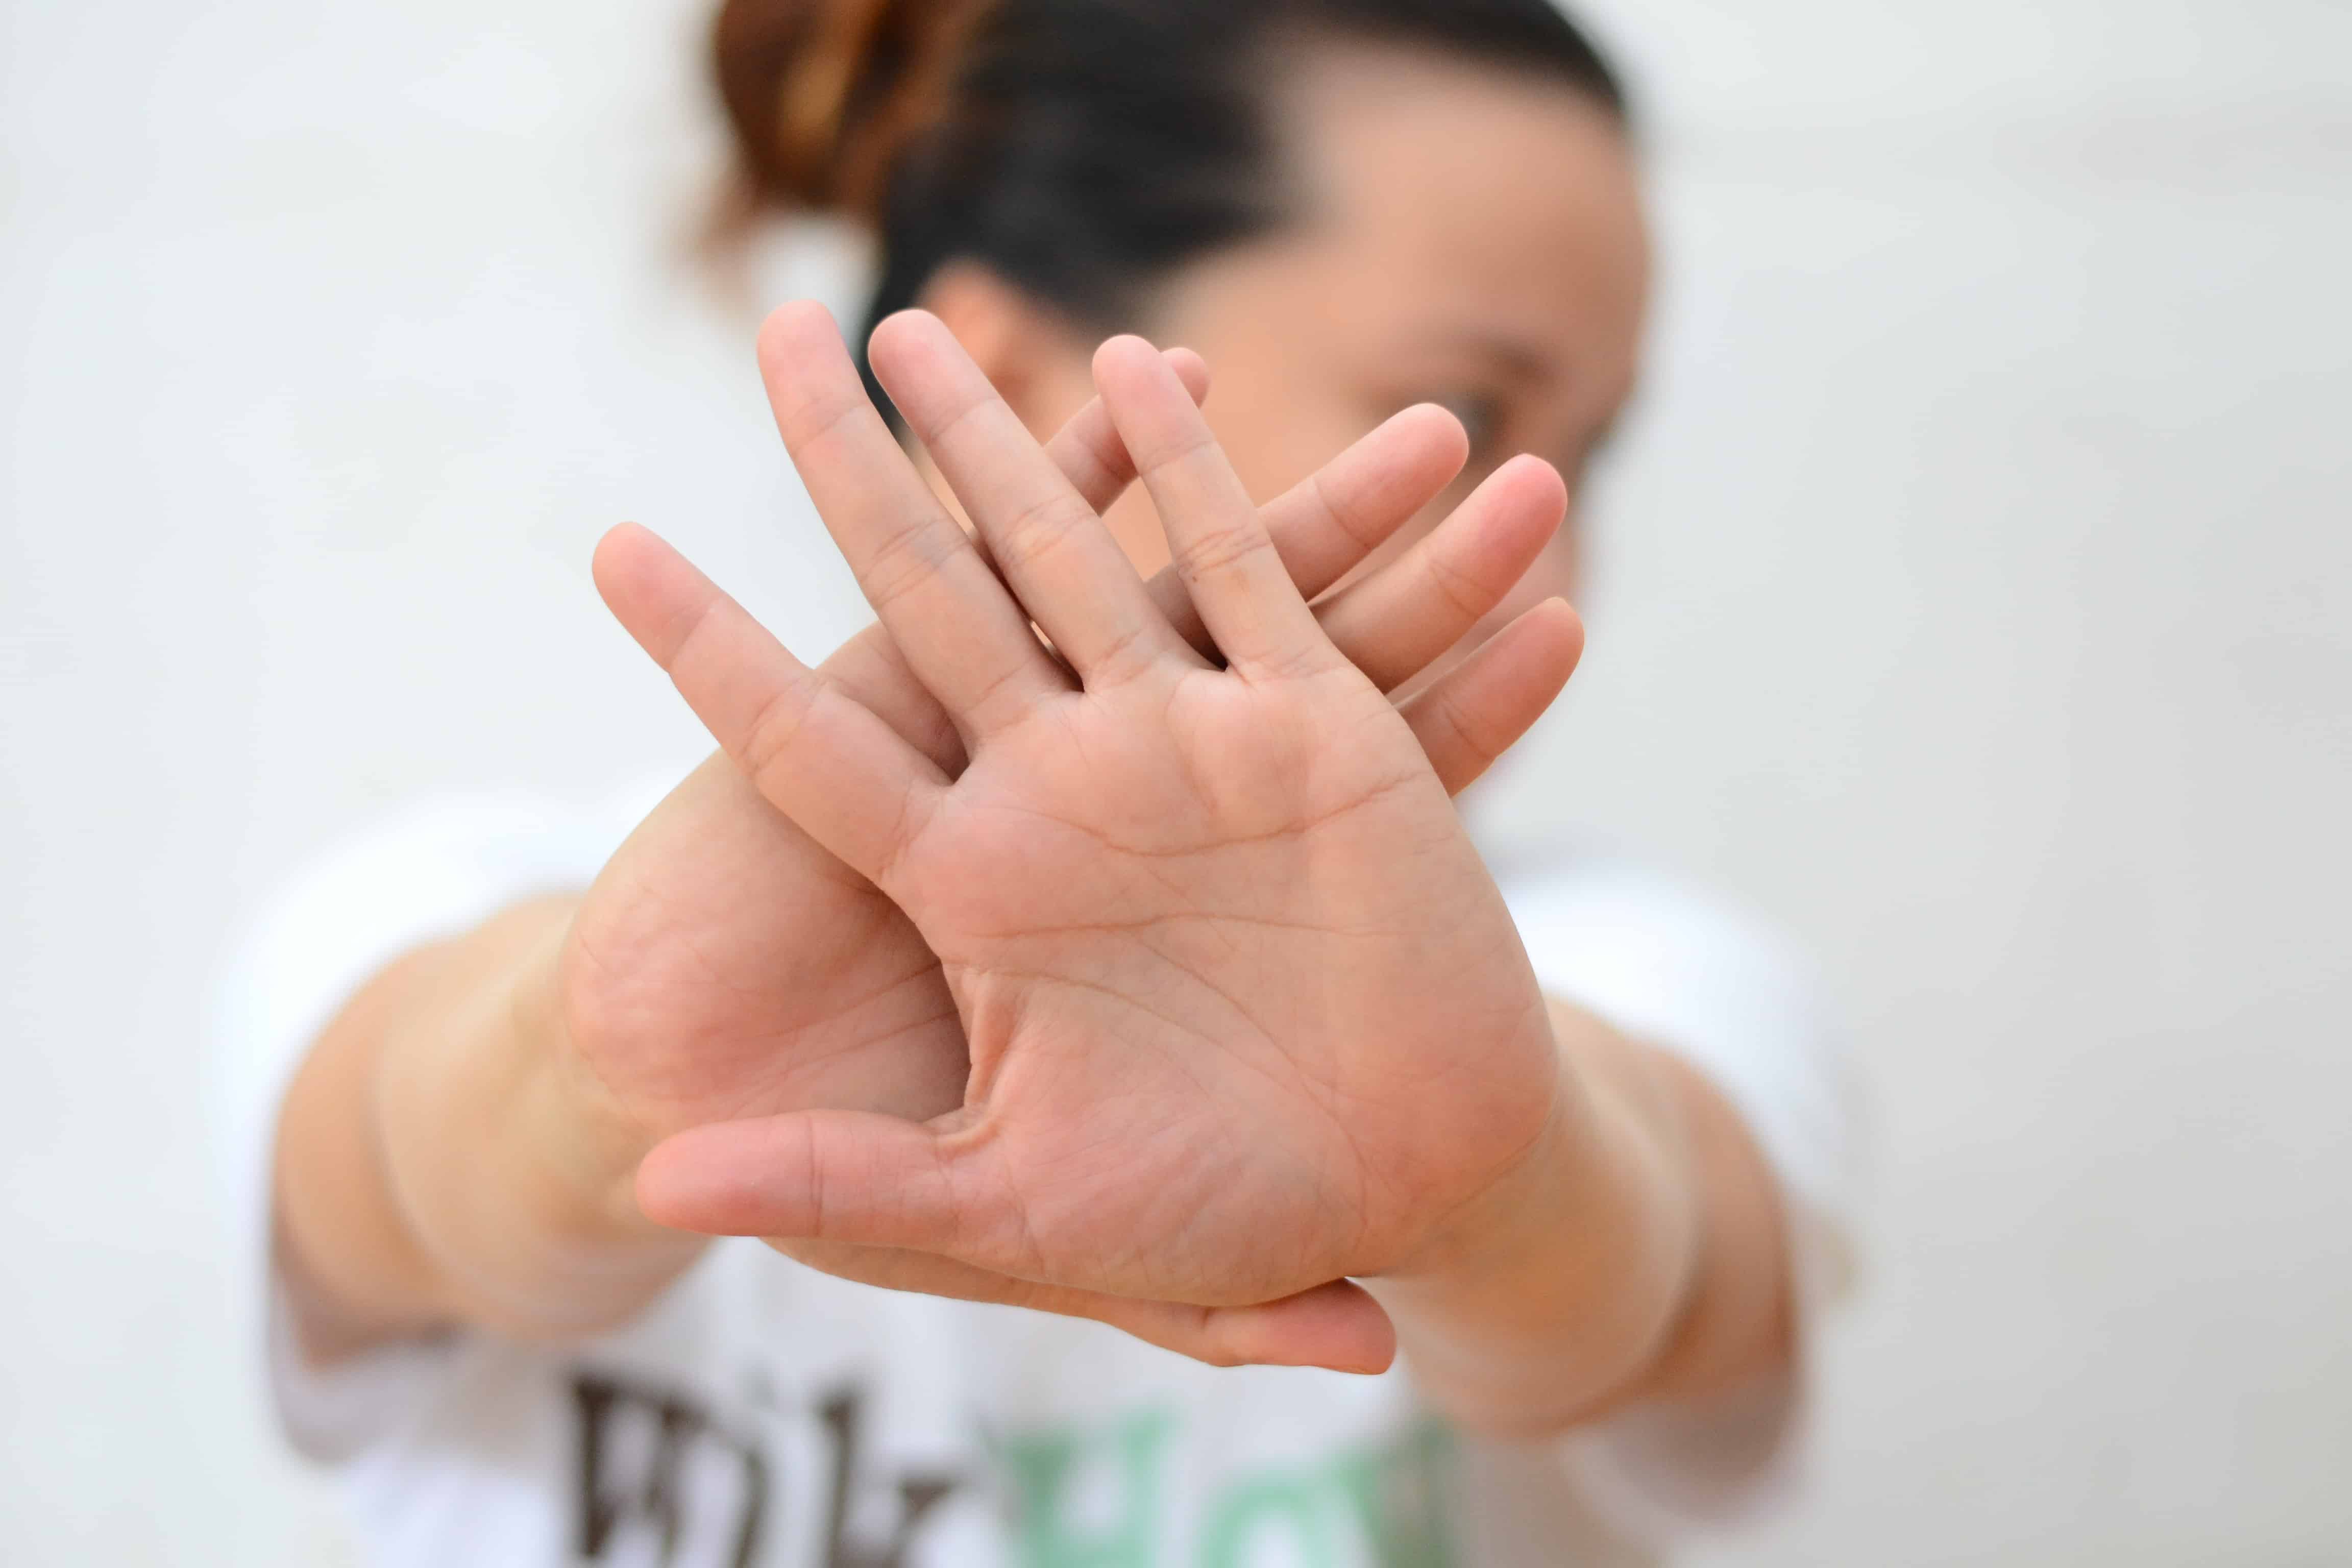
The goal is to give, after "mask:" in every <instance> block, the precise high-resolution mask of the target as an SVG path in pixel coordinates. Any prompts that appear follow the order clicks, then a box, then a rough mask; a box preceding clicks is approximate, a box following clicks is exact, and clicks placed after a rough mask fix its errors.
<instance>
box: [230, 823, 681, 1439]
mask: <svg viewBox="0 0 2352 1568" xmlns="http://www.w3.org/2000/svg"><path fill="white" fill-rule="evenodd" d="M655 798H657V796H656V795H653V794H652V793H651V792H650V791H648V790H646V789H637V790H633V791H631V792H628V794H627V795H625V797H616V800H615V803H614V805H613V806H612V807H607V808H604V809H599V810H567V809H564V808H562V807H558V806H553V805H549V804H548V803H545V802H542V801H536V800H531V799H527V798H520V797H495V798H487V797H486V798H480V799H464V800H450V801H443V802H438V803H435V804H432V805H423V806H419V807H416V808H414V809H412V810H410V811H407V812H405V813H404V814H402V815H400V816H397V817H394V818H392V819H389V820H386V821H384V822H383V823H381V824H379V825H377V826H374V827H373V828H372V829H370V830H368V831H366V832H363V833H362V834H359V835H357V836H355V837H352V838H351V839H349V840H348V841H346V842H344V843H343V844H341V845H340V846H338V847H335V848H333V849H332V850H331V851H330V852H328V853H327V854H325V855H323V856H321V857H320V858H318V859H317V860H316V861H314V862H313V863H312V864H310V866H308V867H306V868H303V869H301V870H300V871H299V872H298V873H297V874H296V875H295V876H293V877H292V878H291V879H289V880H288V881H287V882H286V883H285V884H284V885H283V886H282V887H281V888H280V889H279V890H278V892H277V893H276V894H275V895H274V896H273V897H272V898H270V899H269V900H268V901H267V902H266V903H265V904H264V905H263V907H262V908H261V909H260V910H259V911H258V912H257V915H256V916H255V918H253V919H252V920H251V921H249V922H248V923H247V925H246V927H245V928H244V929H243V931H242V932H241V933H240V935H239V936H238V938H237V939H236V941H235V942H234V943H233V945H232V947H231V949H230V958H229V962H228V963H226V966H225V968H224V971H223V973H222V975H221V978H220V983H219V985H218V988H217V991H216V994H215V1000H214V1006H213V1012H212V1017H211V1020H210V1024H211V1028H210V1036H211V1042H210V1043H211V1047H212V1053H213V1067H214V1086H215V1117H214V1120H215V1123H216V1126H217V1131H218V1140H217V1142H218V1146H219V1148H220V1150H221V1154H222V1158H221V1162H220V1163H221V1166H222V1172H221V1174H222V1180H223V1186H224V1191H225V1196H226V1205H227V1213H228V1216H229V1227H230V1234H231V1237H232V1238H233V1245H235V1246H236V1248H237V1251H238V1268H237V1276H238V1279H239V1291H240V1297H241V1300H240V1301H239V1308H240V1311H239V1321H241V1322H243V1323H246V1324H247V1325H250V1331H249V1334H248V1338H247V1344H246V1350H245V1354H246V1357H247V1363H248V1372H249V1373H250V1376H249V1378H248V1380H247V1386H248V1387H252V1388H256V1389H266V1390H267V1391H268V1393H267V1397H268V1401H269V1403H270V1405H271V1406H272V1409H273V1412H274V1414H275V1415H276V1417H277V1421H278V1427H279V1429H280V1430H281V1431H282V1432H283V1433H284V1434H285V1436H286V1437H287V1438H288V1440H289V1442H290V1443H291V1444H292V1445H293V1446H294V1447H296V1448H297V1449H299V1451H301V1452H302V1453H304V1454H306V1455H308V1456H309V1457H310V1458H318V1459H324V1460H336V1459H341V1458H347V1457H349V1456H350V1455H352V1453H355V1452H357V1451H358V1450H359V1449H361V1448H362V1447H366V1446H367V1445H368V1444H369V1443H371V1442H372V1441H373V1440H374V1439H375V1438H377V1437H378V1436H382V1435H383V1434H384V1433H385V1432H386V1431H387V1430H389V1429H390V1428H391V1427H393V1426H396V1425H398V1424H399V1423H400V1422H401V1421H402V1420H403V1419H404V1417H405V1416H407V1415H410V1414H412V1413H414V1412H415V1411H417V1410H420V1409H422V1408H423V1407H424V1406H425V1405H427V1404H429V1403H430V1401H431V1399H432V1397H433V1394H434V1393H435V1391H436V1388H437V1387H438V1385H439V1382H440V1380H441V1379H442V1378H443V1377H444V1376H445V1375H446V1373H447V1371H448V1368H449V1366H450V1364H451V1363H452V1362H453V1360H454V1359H455V1358H456V1357H457V1355H458V1354H459V1353H461V1347H460V1346H459V1345H458V1344H457V1342H456V1341H455V1339H454V1338H444V1339H440V1340H425V1341H417V1342H409V1343H403V1344H396V1345H392V1346H387V1347H384V1348H383V1349H381V1350H378V1351H375V1352H371V1353H368V1354H365V1355H361V1356H357V1357H354V1358H352V1359H350V1360H348V1361H345V1362H342V1363H338V1364H337V1365H335V1366H334V1367H332V1368H331V1369H322V1368H320V1367H317V1366H314V1365H312V1364H311V1363H310V1362H309V1360H308V1358H307V1357H306V1356H305V1355H304V1354H303V1352H302V1351H301V1349H300V1347H299V1345H298V1344H297V1343H296V1342H295V1341H294V1339H293V1336H292V1333H291V1325H290V1322H289V1316H288V1310H287V1305H288V1304H287V1301H286V1299H285V1293H284V1289H283V1281H282V1279H281V1278H280V1276H279V1272H278V1267H277V1261H276V1258H275V1257H274V1253H273V1247H272V1226H271V1199H270V1179H271V1152H272V1147H273V1145H274V1143H275V1142H276V1136H277V1124H278V1105H279V1102H280V1100H282V1099H283V1097H284V1094H285V1090H286V1088H287V1085H288V1083H289V1080H290V1079H291V1077H292V1075H293V1072H294V1069H295V1068H297V1067H298V1066H299V1064H300V1062H301V1060H302V1059H303V1058H304V1056H305V1054H306V1053H307V1052H308V1050H309V1047H310V1043H311V1042H312V1041H313V1040H315V1039H316V1038H317V1037H318V1036H319V1033H320V1030H321V1029H322V1028H324V1027H325V1026H326V1025H327V1024H328V1023H329V1022H330V1021H331V1020H332V1018H333V1017H334V1016H335V1014H336V1013H337V1012H339V1011H340V1010H341V1008H342V1006H343V1005H344V1004H345V1003H346V1002H347V1001H348V1000H349V999H350V998H351V996H352V994H354V993H356V992H357V991H358V990H359V989H360V988H361V987H362V985H363V984H365V983H366V982H367V981H368V980H369V979H370V978H371V977H373V975H374V974H375V973H378V972H379V971H381V970H382V969H383V967H384V966H385V965H386V964H387V963H390V962H391V961H392V960H394V958H396V957H398V956H399V955H400V954H402V953H404V952H407V951H409V950H410V949H412V948H415V947H416V946H418V945H420V944H422V943H425V942H431V941H435V940H437V939H440V938H444V937H448V936H453V935H457V934H458V933H460V932H463V931H467V930H468V929H470V928H471V927H473V926H476V925H478V924H479V923H480V922H481V921H484V920H486V919H488V917H489V916H491V915H492V914H495V913H496V912H497V911H498V910H500V909H503V908H505V907H506V906H508V905H509V904H511V903H514V902H516V901H518V900H521V899H524V898H528V897H530V896H533V895H535V894H540V893H546V892H556V891H562V890H566V889H580V888H584V887H585V886H586V885H587V884H588V883H589V882H590V881H591V880H592V879H593V878H594V876H595V874H596V872H597V870H598V869H599V868H601V867H602V866H603V864H604V860H605V858H607V857H608V856H609V855H610V854H611V852H612V850H613V849H614V847H615V846H617V845H618V843H619V841H620V839H621V837H623V836H624V834H625V831H626V829H627V827H628V826H630V825H631V824H633V823H634V822H635V820H636V819H637V817H638V816H641V815H642V812H643V809H644V808H645V807H646V806H649V805H651V804H652V801H653V799H655Z"/></svg>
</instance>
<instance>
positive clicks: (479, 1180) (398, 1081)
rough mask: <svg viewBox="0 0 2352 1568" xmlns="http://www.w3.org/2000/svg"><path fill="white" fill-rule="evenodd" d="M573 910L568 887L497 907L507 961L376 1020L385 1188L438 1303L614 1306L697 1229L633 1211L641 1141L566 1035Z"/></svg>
mask: <svg viewBox="0 0 2352 1568" xmlns="http://www.w3.org/2000/svg"><path fill="white" fill-rule="evenodd" d="M570 917H571V902H570V900H563V901H562V902H561V903H557V902H554V901H550V902H549V903H546V904H541V905H534V906H528V907H526V909H525V910H516V911H510V912H509V914H508V915H506V916H501V917H500V920H501V921H515V922H517V923H518V924H519V925H520V926H521V927H522V928H523V929H521V930H519V931H516V933H515V939H514V941H513V942H512V943H511V944H501V945H504V947H505V951H504V952H503V954H502V957H503V960H504V961H503V962H500V963H495V964H492V965H489V966H487V967H481V968H473V970H472V972H471V973H451V974H450V975H448V976H447V977H446V984H448V985H449V987H450V989H451V997H452V1005H451V1007H450V1009H449V1010H448V1011H447V1012H446V1013H444V1014H443V1015H442V1016H439V1017H437V1018H436V1019H435V1020H433V1025H434V1026H431V1027H427V1028H421V1029H416V1030H412V1031H404V1032H401V1033H399V1034H396V1035H394V1036H392V1037H388V1038H387V1039H386V1040H385V1041H384V1043H383V1050H382V1051H381V1053H380V1054H379V1056H378V1058H377V1061H376V1063H375V1070H374V1072H373V1074H372V1087H373V1126H374V1129H375V1131H376V1133H377V1138H378V1146H379V1148H380V1149H381V1150H382V1152H383V1168H384V1173H385V1183H386V1187H387V1191H388V1194H389V1196H390V1198H391V1200H392V1202H393V1204H394V1206H395V1207H396V1209H397V1210H398V1212H399V1214H400V1215H401V1216H402V1218H403V1220H404V1224H405V1226H406V1228H407V1230H408V1232H409V1234H410V1236H411V1237H412V1238H413V1240H414V1242H415V1247H416V1250H417V1252H418V1254H419V1256H420V1257H421V1258H423V1259H425V1262H426V1263H427V1264H428V1265H429V1267H430V1268H431V1270H432V1272H433V1274H434V1277H435V1286H436V1289H435V1294H436V1298H437V1299H438V1300H439V1302H440V1304H441V1307H442V1310H443V1312H444V1313H445V1315H446V1316H447V1317H449V1318H452V1319H455V1320H457V1321H465V1322H470V1323H476V1324H479V1325H482V1326H486V1327H493V1328H497V1329H500V1330H503V1331H511V1332H517V1333H524V1334H541V1335H550V1334H565V1333H573V1332H580V1331H589V1330H593V1329H596V1328H601V1327H604V1326H607V1325H609V1324H611V1323H613V1322H614V1321H621V1320H622V1319H625V1318H626V1317H627V1316H630V1315H632V1314H633V1313H634V1312H635V1310H637V1309H638V1308H640V1307H641V1306H642V1305H643V1304H644V1303H645V1302H646V1300H650V1298H651V1297H652V1296H653V1295H655V1294H657V1293H658V1291H659V1290H660V1289H662V1288H663V1287H664V1286H666V1285H667V1283H668V1281H669V1280H670V1279H673V1278H675V1277H676V1275H677V1273H678V1272H679V1271H680V1270H681V1269H683V1268H684V1267H685V1266H686V1264H687V1263H688V1262H690V1261H691V1260H692V1258H694V1257H695V1256H696V1255H697V1254H698V1252H699V1250H700V1248H701V1247H702V1246H703V1245H704V1243H703V1241H702V1239H701V1238H699V1237H687V1236H684V1235H681V1234H680V1233H678V1232H675V1231H670V1230H666V1229H663V1228H662V1227H660V1226H656V1225H654V1224H653V1223H652V1222H651V1221H650V1220H647V1219H646V1218H645V1217H644V1215H642V1214H640V1213H639V1212H638V1210H637V1207H636V1203H635V1197H634V1195H633V1194H632V1181H633V1178H634V1175H635V1169H636V1165H637V1163H638V1161H639V1160H640V1159H642V1158H643V1156H644V1153H645V1152H646V1150H647V1149H648V1148H650V1147H651V1145H652V1142H653V1141H654V1140H653V1136H652V1134H651V1133H650V1131H647V1130H646V1129H645V1128H643V1127H642V1126H640V1125H638V1124H637V1123H636V1122H635V1121H634V1120H633V1119H631V1118H630V1117H628V1116H627V1115H625V1113H624V1112H623V1111H622V1110H621V1109H620V1108H619V1107H618V1106H617V1105H615V1104H614V1102H613V1100H612V1099H611V1097H610V1096H609V1095H607V1094H606V1093H605V1092H604V1089H603V1087H602V1086H601V1085H600V1084H599V1083H597V1082H596V1080H595V1079H594V1077H593V1074H592V1073H591V1072H590V1071H589V1070H588V1069H587V1068H586V1067H585V1065H584V1064H583V1062H582V1061H581V1059H580V1058H579V1057H578V1055H577V1053H575V1052H574V1051H573V1050H572V1046H571V1041H570V1037H569V1035H568V1032H567V1030H566V1028H565V1026H564V1016H563V1015H564V1009H563V1005H562V995H563V993H562V952H563V947H564V943H565V941H566V939H567V937H568V934H569V931H570V925H571V918H570ZM468 967H470V966H468Z"/></svg>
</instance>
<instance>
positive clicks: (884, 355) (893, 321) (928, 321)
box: [866, 306, 951, 366]
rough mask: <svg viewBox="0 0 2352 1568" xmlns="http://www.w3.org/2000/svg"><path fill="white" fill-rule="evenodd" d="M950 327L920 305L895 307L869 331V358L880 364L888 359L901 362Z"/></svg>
mask: <svg viewBox="0 0 2352 1568" xmlns="http://www.w3.org/2000/svg"><path fill="white" fill-rule="evenodd" d="M947 330H948V329H947V323H946V322H944V321H940V319H939V318H938V317H937V316H935V315H933V314H931V312H930V311H929V310H923V309H921V308H920V307H919V306H909V307H908V308H907V309H906V310H893V311H891V312H890V314H888V315H887V316H885V317H883V318H882V319H881V320H880V321H877V322H876V323H875V324H874V330H873V331H871V332H869V333H867V334H866V361H867V363H871V364H874V365H877V366H879V365H881V364H882V363H885V362H886V361H887V362H888V363H898V362H899V361H900V360H902V359H904V358H905V357H906V356H907V355H908V354H909V353H918V352H919V351H920V350H921V349H922V348H923V347H924V346H925V344H926V343H927V342H937V341H938V334H940V333H942V332H946V331H947ZM950 335H951V334H950Z"/></svg>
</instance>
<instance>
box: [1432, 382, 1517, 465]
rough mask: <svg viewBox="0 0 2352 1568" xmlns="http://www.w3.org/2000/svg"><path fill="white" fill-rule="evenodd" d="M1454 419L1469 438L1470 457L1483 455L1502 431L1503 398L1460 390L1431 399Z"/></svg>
mask: <svg viewBox="0 0 2352 1568" xmlns="http://www.w3.org/2000/svg"><path fill="white" fill-rule="evenodd" d="M1432 401H1433V402H1434V403H1435V404H1436V405H1438V406H1439V407H1441V408H1443V409H1444V410H1445V411H1446V412H1447V413H1449V414H1451V415H1453V416H1454V417H1455V418H1456V419H1459V420H1460V421H1462V428H1463V429H1464V430H1465V432H1467V433H1468V435H1469V437H1470V456H1471V457H1472V458H1474V459H1475V458H1481V457H1484V456H1486V453H1487V452H1488V450H1489V448H1491V447H1493V446H1494V444H1495V443H1496V441H1497V440H1499V439H1500V438H1501V437H1502V434H1503V417H1504V409H1503V400H1502V399H1501V398H1499V397H1496V396H1493V395H1490V394H1486V393H1463V394H1457V395H1454V396H1452V397H1439V398H1434V399H1432Z"/></svg>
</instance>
